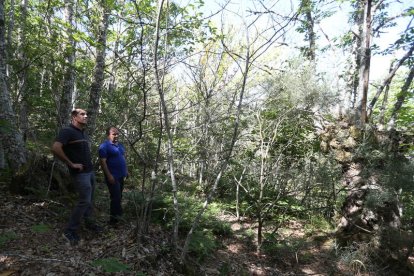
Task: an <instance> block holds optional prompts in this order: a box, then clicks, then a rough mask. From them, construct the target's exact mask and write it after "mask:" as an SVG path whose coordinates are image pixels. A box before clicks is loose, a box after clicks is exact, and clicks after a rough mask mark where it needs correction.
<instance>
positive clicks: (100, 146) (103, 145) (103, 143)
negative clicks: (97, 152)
mask: <svg viewBox="0 0 414 276" xmlns="http://www.w3.org/2000/svg"><path fill="white" fill-rule="evenodd" d="M107 145H108V140H105V141H103V142H102V143H101V144H100V145H99V148H104V147H106V146H107Z"/></svg>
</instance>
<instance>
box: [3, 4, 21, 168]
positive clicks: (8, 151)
mask: <svg viewBox="0 0 414 276" xmlns="http://www.w3.org/2000/svg"><path fill="white" fill-rule="evenodd" d="M5 57H6V49H5V20H4V0H0V89H1V90H0V92H1V93H0V111H1V112H0V140H1V141H2V147H3V149H2V150H3V152H4V155H5V159H6V161H8V164H9V166H10V168H11V170H12V172H13V173H16V172H17V171H18V170H19V169H20V167H21V166H22V165H23V164H25V163H26V162H27V153H26V148H25V145H24V141H23V136H22V135H21V133H20V131H19V129H18V128H17V127H16V126H17V118H16V115H15V113H14V110H13V107H12V101H11V97H10V93H9V89H8V86H7V79H6V60H5ZM5 165H6V164H4V166H5ZM0 169H4V168H0Z"/></svg>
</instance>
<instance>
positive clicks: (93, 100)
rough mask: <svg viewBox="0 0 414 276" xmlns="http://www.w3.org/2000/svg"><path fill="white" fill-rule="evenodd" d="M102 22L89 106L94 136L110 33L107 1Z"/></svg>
mask: <svg viewBox="0 0 414 276" xmlns="http://www.w3.org/2000/svg"><path fill="white" fill-rule="evenodd" d="M101 8H102V13H103V14H102V21H101V22H100V25H99V34H98V41H97V47H96V60H95V62H96V65H95V72H94V76H93V81H92V84H91V89H90V95H89V105H88V117H89V120H88V133H89V134H90V135H91V136H92V135H93V133H94V132H95V128H96V118H97V115H98V111H99V102H100V98H101V94H102V89H103V83H104V76H105V56H106V35H107V31H108V24H109V15H110V11H111V10H110V8H109V4H108V3H106V1H102V7H101Z"/></svg>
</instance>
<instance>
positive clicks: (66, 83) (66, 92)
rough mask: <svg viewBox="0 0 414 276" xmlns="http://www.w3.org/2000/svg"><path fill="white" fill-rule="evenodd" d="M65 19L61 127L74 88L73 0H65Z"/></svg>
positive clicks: (60, 109) (71, 103)
mask: <svg viewBox="0 0 414 276" xmlns="http://www.w3.org/2000/svg"><path fill="white" fill-rule="evenodd" d="M65 20H66V23H67V24H68V28H67V29H66V33H67V37H66V39H67V44H66V47H65V53H64V57H65V65H66V66H65V67H66V68H65V75H64V79H63V89H62V94H61V97H60V101H59V108H58V110H59V112H58V128H62V127H64V126H66V125H68V124H69V122H70V111H71V109H72V107H73V100H72V99H73V92H74V89H75V41H74V39H73V28H74V27H73V26H74V25H73V0H65Z"/></svg>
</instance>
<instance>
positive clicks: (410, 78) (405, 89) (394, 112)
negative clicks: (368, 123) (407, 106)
mask: <svg viewBox="0 0 414 276" xmlns="http://www.w3.org/2000/svg"><path fill="white" fill-rule="evenodd" d="M413 78H414V66H411V69H410V72H409V74H408V77H407V79H406V80H405V83H404V85H403V87H402V88H401V92H400V94H399V95H398V98H397V102H396V103H395V105H394V109H393V110H392V114H391V118H390V120H389V122H388V129H389V130H391V129H394V127H395V122H396V121H397V116H398V111H399V110H400V109H401V106H402V104H403V102H404V100H405V98H406V97H407V96H408V95H409V94H410V93H411V94H414V91H412V90H411V91H410V86H411V84H412V82H413Z"/></svg>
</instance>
